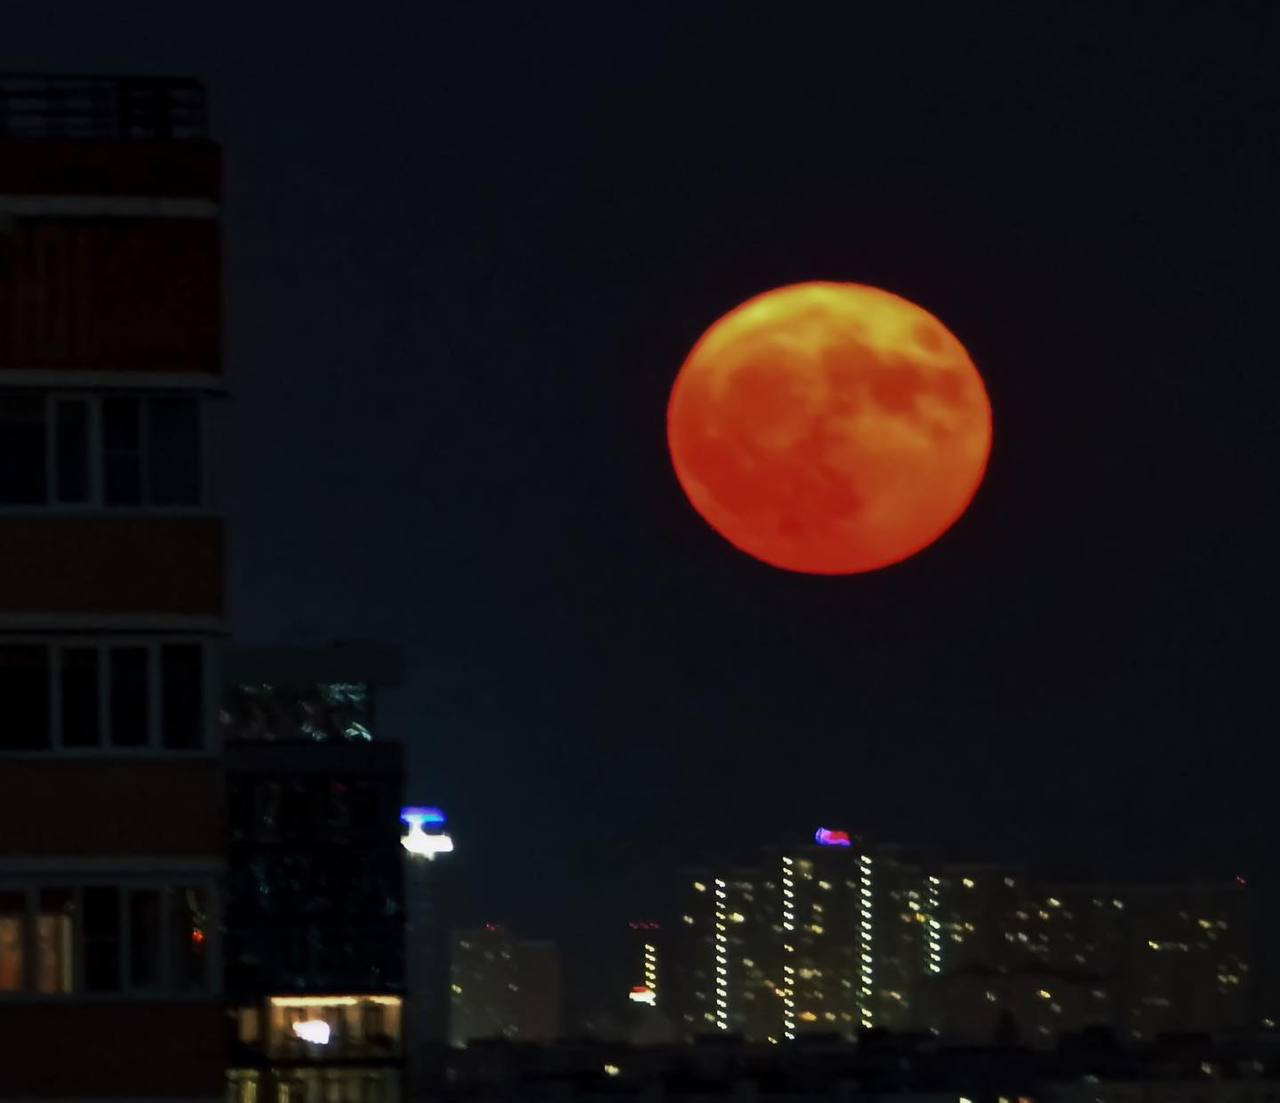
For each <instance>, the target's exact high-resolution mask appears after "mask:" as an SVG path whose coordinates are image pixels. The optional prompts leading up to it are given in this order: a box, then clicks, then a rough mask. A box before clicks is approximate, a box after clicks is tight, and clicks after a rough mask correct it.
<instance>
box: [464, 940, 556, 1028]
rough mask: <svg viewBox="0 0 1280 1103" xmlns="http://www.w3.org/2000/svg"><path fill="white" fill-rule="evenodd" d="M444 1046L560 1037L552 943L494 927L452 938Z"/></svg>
mask: <svg viewBox="0 0 1280 1103" xmlns="http://www.w3.org/2000/svg"><path fill="white" fill-rule="evenodd" d="M450 996H451V1006H450V1013H449V1040H450V1042H451V1043H452V1044H453V1045H455V1046H465V1045H467V1044H468V1043H470V1042H473V1041H479V1040H483V1039H488V1038H502V1039H506V1040H507V1041H512V1042H552V1041H554V1040H555V1039H556V1037H557V1036H558V1035H559V1033H560V955H559V951H558V950H557V949H556V945H555V943H554V942H550V941H547V940H545V939H529V938H521V937H519V936H517V935H515V934H513V933H512V932H511V931H509V930H508V929H507V928H505V927H502V926H499V925H498V924H496V923H486V924H485V925H484V926H482V927H478V928H476V929H475V930H470V931H458V932H456V933H455V934H454V938H453V957H452V962H451V967H450Z"/></svg>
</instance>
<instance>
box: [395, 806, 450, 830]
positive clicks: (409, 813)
mask: <svg viewBox="0 0 1280 1103" xmlns="http://www.w3.org/2000/svg"><path fill="white" fill-rule="evenodd" d="M400 818H401V819H402V820H403V821H404V822H405V823H407V824H408V825H409V826H410V827H423V826H425V825H430V826H432V827H439V826H440V825H441V824H442V823H444V813H443V812H441V811H440V809H439V808H402V809H400Z"/></svg>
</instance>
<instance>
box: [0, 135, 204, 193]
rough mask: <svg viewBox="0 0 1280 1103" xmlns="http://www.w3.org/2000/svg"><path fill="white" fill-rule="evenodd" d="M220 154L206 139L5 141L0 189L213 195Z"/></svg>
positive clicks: (0, 158)
mask: <svg viewBox="0 0 1280 1103" xmlns="http://www.w3.org/2000/svg"><path fill="white" fill-rule="evenodd" d="M220 160H221V154H220V151H219V149H218V147H217V146H216V145H214V144H213V143H212V142H204V141H188V142H169V141H130V142H112V141H77V140H63V141H58V140H56V139H36V140H28V141H6V142H4V143H3V146H2V147H0V194H3V195H58V196H71V195H93V196H147V197H154V198H164V199H211V200H217V199H218V197H219V192H220V180H221V165H220Z"/></svg>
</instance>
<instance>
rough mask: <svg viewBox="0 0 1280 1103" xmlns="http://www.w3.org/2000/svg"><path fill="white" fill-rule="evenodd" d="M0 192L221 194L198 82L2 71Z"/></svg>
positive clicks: (197, 196)
mask: <svg viewBox="0 0 1280 1103" xmlns="http://www.w3.org/2000/svg"><path fill="white" fill-rule="evenodd" d="M0 145H3V146H4V147H5V148H4V154H3V156H0V196H22V197H32V196H60V197H64V198H70V197H76V196H82V197H87V196H92V197H98V198H101V197H109V196H117V197H126V196H127V197H134V198H139V197H144V198H165V199H200V200H208V201H213V202H216V201H217V199H218V193H219V177H220V168H219V158H218V149H217V147H216V146H215V145H214V144H213V143H212V142H210V141H209V138H208V118H207V111H206V106H205V94H204V89H203V87H202V86H201V85H200V84H199V82H198V81H195V80H191V79H187V78H174V77H101V76H47V75H44V76H42V75H15V74H0Z"/></svg>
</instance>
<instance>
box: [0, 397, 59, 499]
mask: <svg viewBox="0 0 1280 1103" xmlns="http://www.w3.org/2000/svg"><path fill="white" fill-rule="evenodd" d="M45 433H46V411H45V402H44V399H43V398H40V397H38V396H28V395H9V396H4V397H0V503H2V504H4V505H24V506H25V505H40V504H43V503H44V502H46V501H47V500H48V497H49V483H48V462H49V461H48V456H47V454H46V448H45Z"/></svg>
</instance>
